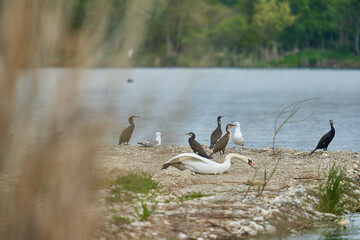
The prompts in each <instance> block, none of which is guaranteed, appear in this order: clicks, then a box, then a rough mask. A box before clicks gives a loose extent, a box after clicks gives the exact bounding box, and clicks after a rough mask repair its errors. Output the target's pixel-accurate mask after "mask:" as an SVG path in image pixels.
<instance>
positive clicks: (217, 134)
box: [209, 116, 223, 149]
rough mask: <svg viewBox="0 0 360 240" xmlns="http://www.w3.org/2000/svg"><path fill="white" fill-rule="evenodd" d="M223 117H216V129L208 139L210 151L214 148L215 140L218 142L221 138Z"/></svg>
mask: <svg viewBox="0 0 360 240" xmlns="http://www.w3.org/2000/svg"><path fill="white" fill-rule="evenodd" d="M222 117H223V116H218V117H217V124H218V126H217V128H216V129H215V130H214V131H213V132H212V134H211V137H210V147H209V148H210V149H212V148H214V146H215V144H216V142H217V140H219V138H221V135H222V131H221V118H222Z"/></svg>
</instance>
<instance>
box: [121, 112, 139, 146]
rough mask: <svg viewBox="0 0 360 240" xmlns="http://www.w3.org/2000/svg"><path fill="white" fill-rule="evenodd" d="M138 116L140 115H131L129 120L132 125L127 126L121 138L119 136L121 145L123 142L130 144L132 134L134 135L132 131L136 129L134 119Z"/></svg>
mask: <svg viewBox="0 0 360 240" xmlns="http://www.w3.org/2000/svg"><path fill="white" fill-rule="evenodd" d="M137 117H139V116H131V117H129V120H128V121H129V123H130V126H128V127H127V128H125V129H124V130H123V131H122V132H121V134H120V138H119V145H121V144H129V141H130V138H131V135H132V133H133V131H134V128H135V124H134V119H135V118H137Z"/></svg>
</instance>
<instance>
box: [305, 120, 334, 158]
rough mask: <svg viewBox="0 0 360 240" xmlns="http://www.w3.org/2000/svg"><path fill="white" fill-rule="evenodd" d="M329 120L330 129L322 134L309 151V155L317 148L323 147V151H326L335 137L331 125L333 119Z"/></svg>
mask: <svg viewBox="0 0 360 240" xmlns="http://www.w3.org/2000/svg"><path fill="white" fill-rule="evenodd" d="M329 122H330V126H331V130H330V131H329V132H328V133H326V134H325V135H324V136H322V138H321V139H320V141H319V143H318V145H317V146H316V148H315V149H314V150H312V151H311V153H310V155H311V154H313V153H314V152H315V151H316V150H318V149H324V151H327V147H328V146H329V144H330V143H331V141H332V140H333V138H334V137H335V128H334V126H333V123H334V122H333V120H329Z"/></svg>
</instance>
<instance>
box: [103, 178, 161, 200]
mask: <svg viewBox="0 0 360 240" xmlns="http://www.w3.org/2000/svg"><path fill="white" fill-rule="evenodd" d="M106 183H107V185H108V187H110V188H111V190H110V193H111V196H109V197H107V198H106V200H107V201H109V202H119V201H126V202H129V201H132V200H133V199H134V198H135V197H136V195H135V194H136V193H144V194H147V193H149V192H150V191H151V190H157V189H159V188H160V185H159V182H157V181H154V180H153V179H152V177H151V175H149V174H141V175H137V174H128V175H124V176H119V177H117V178H116V179H112V180H107V181H106Z"/></svg>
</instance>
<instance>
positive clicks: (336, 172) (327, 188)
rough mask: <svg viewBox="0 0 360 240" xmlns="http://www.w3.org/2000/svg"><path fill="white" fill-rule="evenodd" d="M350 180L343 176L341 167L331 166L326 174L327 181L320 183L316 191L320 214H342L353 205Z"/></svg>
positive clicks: (343, 171) (352, 191)
mask: <svg viewBox="0 0 360 240" xmlns="http://www.w3.org/2000/svg"><path fill="white" fill-rule="evenodd" d="M351 183H352V179H350V178H348V177H346V176H345V169H344V168H343V167H340V166H337V165H336V164H333V165H332V166H331V167H330V169H329V172H328V174H327V179H326V180H325V181H324V182H321V183H320V185H319V189H318V194H317V196H318V199H319V203H318V209H319V210H320V211H321V212H327V213H333V214H336V215H340V214H343V213H344V211H345V210H346V209H352V207H353V205H354V199H352V198H353V196H355V194H354V187H352V185H351Z"/></svg>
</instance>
